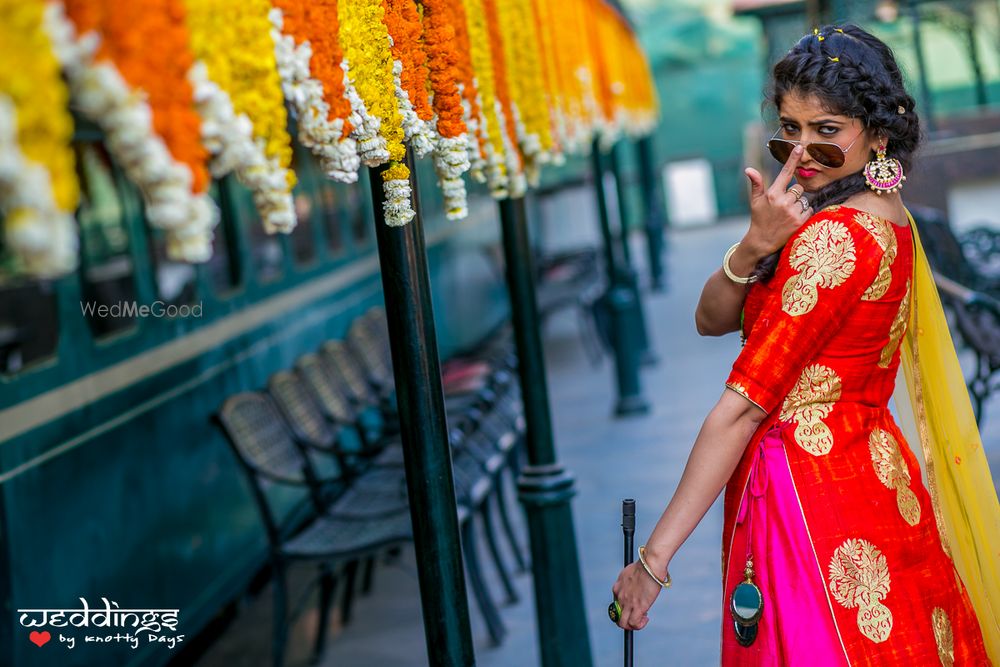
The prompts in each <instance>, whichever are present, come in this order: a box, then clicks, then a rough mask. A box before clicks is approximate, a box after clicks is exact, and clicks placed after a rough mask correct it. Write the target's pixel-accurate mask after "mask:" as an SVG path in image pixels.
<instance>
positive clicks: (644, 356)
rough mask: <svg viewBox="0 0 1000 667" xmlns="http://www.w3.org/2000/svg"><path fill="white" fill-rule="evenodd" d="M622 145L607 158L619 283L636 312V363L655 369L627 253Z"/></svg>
mask: <svg viewBox="0 0 1000 667" xmlns="http://www.w3.org/2000/svg"><path fill="white" fill-rule="evenodd" d="M621 148H622V142H618V143H616V144H615V145H614V146H612V147H611V152H610V154H609V155H608V164H609V167H610V169H609V171H610V172H611V176H612V178H614V181H615V195H616V198H617V199H618V242H619V244H620V245H621V248H622V265H621V267H620V270H621V272H622V276H621V280H622V283H624V284H625V285H626V286H627V287H628V288H629V289H630V290H632V293H633V294H634V295H635V304H636V312H637V317H638V321H639V329H638V338H639V360H640V362H641V363H642V364H643V365H644V366H655V365H656V364H657V362H658V361H659V360H658V359H657V357H656V353H655V352H654V351H653V346H652V345H651V344H650V340H649V326H648V325H647V324H646V309H645V308H644V307H643V305H642V293H641V292H640V291H639V274H638V272H637V271H636V270H635V267H634V266H632V253H631V251H630V249H629V244H628V234H629V228H630V227H631V224H630V221H631V215H630V213H629V210H630V209H629V202H628V187H627V183H626V182H625V176H624V174H623V173H622V168H621V160H620V157H621V154H620V151H621Z"/></svg>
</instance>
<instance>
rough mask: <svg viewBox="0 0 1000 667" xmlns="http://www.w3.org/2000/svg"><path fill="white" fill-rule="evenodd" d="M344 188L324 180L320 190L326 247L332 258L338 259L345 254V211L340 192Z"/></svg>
mask: <svg viewBox="0 0 1000 667" xmlns="http://www.w3.org/2000/svg"><path fill="white" fill-rule="evenodd" d="M343 187H344V186H340V188H339V189H338V186H336V185H334V184H333V182H332V181H330V180H328V179H323V181H322V182H321V184H320V189H319V200H320V204H321V206H320V215H321V217H322V220H323V229H324V230H325V231H326V247H327V250H328V251H329V253H330V256H331V257H338V256H339V255H340V254H341V253H343V252H344V218H345V216H344V210H343V208H342V205H341V199H343V197H342V195H341V192H340V190H341V189H343Z"/></svg>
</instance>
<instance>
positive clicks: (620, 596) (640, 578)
mask: <svg viewBox="0 0 1000 667" xmlns="http://www.w3.org/2000/svg"><path fill="white" fill-rule="evenodd" d="M660 590H661V587H660V585H659V584H657V583H656V582H655V581H653V578H652V577H650V576H649V574H648V573H647V572H646V571H645V570H644V569H643V567H642V565H641V564H640V563H638V562H636V563H632V564H631V565H629V566H627V567H626V568H625V569H624V570H622V571H621V573H619V575H618V581H616V582H615V585H614V586H612V587H611V592H612V593H613V594H614V596H615V599H616V600H618V604H619V605H621V608H622V614H621V618H619V619H618V627H620V628H622V629H623V630H642V629H643V628H644V627H646V624H647V623H649V616H648V615H647V614H648V613H649V608H650V607H652V606H653V603H654V602H656V597H657V596H658V595H659V594H660Z"/></svg>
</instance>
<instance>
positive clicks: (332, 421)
mask: <svg viewBox="0 0 1000 667" xmlns="http://www.w3.org/2000/svg"><path fill="white" fill-rule="evenodd" d="M296 368H297V369H298V370H299V371H300V373H301V378H302V380H304V382H299V381H298V379H297V377H296V376H295V375H292V374H290V373H278V374H275V376H272V378H271V382H270V383H269V389H270V390H271V391H273V392H275V393H276V395H277V396H279V399H278V400H279V405H280V404H282V403H287V404H288V408H287V409H285V414H286V415H288V416H289V417H291V418H293V419H296V420H298V419H302V420H304V422H305V424H307V425H305V426H304V427H303V428H302V429H301V432H302V434H303V436H304V439H305V442H306V443H307V444H312V445H313V446H318V447H324V446H327V447H328V446H329V442H330V437H331V436H330V435H329V432H328V430H327V429H336V428H337V427H338V426H341V425H342V424H341V423H338V421H337V420H338V417H340V418H344V419H356V418H357V414H358V413H357V411H356V410H353V409H347V408H345V406H344V405H343V402H344V401H346V398H345V396H344V393H343V391H342V387H340V386H339V384H338V383H337V382H336V378H334V377H333V376H332V374H331V373H330V370H329V369H328V368H327V367H326V366H325V365H324V364H323V362H322V361H321V359H320V358H319V357H318V356H317V355H315V354H307V355H303V356H302V357H300V358H299V360H298V361H297V362H296ZM304 394H309V396H308V397H307V396H305V395H304ZM314 398H315V399H318V400H312V399H314ZM324 402H329V404H328V405H327V406H326V409H323V407H322V406H323V404H324ZM324 421H325V422H328V425H327V426H326V427H324V426H323V425H322V422H324ZM391 449H394V450H395V451H397V452H398V451H400V447H399V446H395V447H393V448H391ZM381 458H383V457H380V459H381ZM453 463H454V464H455V465H456V466H459V465H463V466H465V467H464V468H462V470H463V475H464V476H461V477H460V476H459V475H458V474H457V472H456V493H457V495H458V502H459V506H458V512H459V519H460V524H461V527H462V541H463V551H464V553H465V562H466V567H467V569H468V573H469V583H470V586H471V587H472V591H473V595H474V597H475V599H476V602H477V605H478V606H479V609H480V612H481V613H482V615H483V617H484V619H485V620H486V625H487V629H488V630H489V633H490V637H491V639H492V640H493V641H494V642H495V643H497V644H499V643H500V642H501V641H502V640H503V637H504V635H505V633H506V630H505V628H504V626H503V623H502V621H501V620H500V615H499V613H498V612H497V610H496V606H495V604H494V602H493V600H492V597H491V596H490V594H489V591H488V589H487V588H486V586H485V584H484V583H483V582H484V580H483V575H482V568H481V565H480V561H479V556H478V551H477V547H476V538H475V532H474V529H473V527H472V517H473V515H474V514H475V513H480V514H482V513H483V510H484V508H487V509H488V507H487V505H486V501H487V500H488V499H489V494H490V493H491V492H492V484H490V483H488V480H487V484H485V485H483V484H482V483H480V481H479V479H478V478H484V477H486V475H485V474H484V473H483V471H482V470H481V469H479V470H478V471H477V470H475V469H473V468H472V467H471V466H469V465H467V460H466V459H465V458H459V457H458V456H455V458H454V460H453ZM473 464H474V465H478V464H476V463H475V461H473ZM477 477H478V478H477ZM403 479H404V477H403V472H402V457H401V456H400V457H399V459H398V462H396V461H395V460H393V461H392V462H390V463H388V464H386V463H384V462H383V463H382V464H381V465H377V466H374V467H373V468H371V469H370V470H368V471H367V472H365V473H364V474H362V475H361V476H360V477H359V478H358V479H357V480H355V482H354V484H353V485H352V486H351V487H350V488H348V489H347V491H346V492H345V494H344V497H343V499H342V500H338V504H337V505H336V507H337V509H338V512H339V513H341V514H343V513H345V512H350V507H354V506H361V507H368V508H369V509H378V510H379V511H385V510H386V509H387V508H386V506H385V505H386V502H387V501H386V500H385V499H384V498H380V497H379V489H380V488H383V489H385V492H386V493H387V494H390V493H391V492H392V491H393V490H394V489H398V488H400V484H399V483H398V482H396V483H394V481H393V480H403ZM403 488H404V489H405V487H403ZM482 494H485V495H482ZM392 497H393V500H392V501H388V502H389V504H390V505H391V504H392V502H399V501H401V500H402V499H401V498H400V497H399V496H398V495H395V496H392ZM345 505H347V506H345ZM484 523H487V519H485V518H484ZM487 528H488V529H492V524H487ZM487 540H488V545H489V546H490V555H491V556H492V557H493V558H494V562H495V564H496V567H497V569H498V570H499V571H500V574H501V580H502V581H503V582H504V586H505V589H507V591H508V594H509V593H510V592H511V591H512V590H513V589H512V587H511V586H510V585H509V583H510V582H509V578H506V577H507V573H506V570H505V568H504V564H503V562H502V560H500V559H499V557H498V552H497V550H496V543H495V537H494V536H493V533H492V532H489V533H488V535H487ZM370 573H371V570H370V567H369V568H368V569H366V572H365V577H364V580H365V588H367V587H368V586H369V585H370V581H371V574H370ZM508 597H510V595H508Z"/></svg>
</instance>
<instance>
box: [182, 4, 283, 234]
mask: <svg viewBox="0 0 1000 667" xmlns="http://www.w3.org/2000/svg"><path fill="white" fill-rule="evenodd" d="M186 5H187V10H188V29H189V30H190V33H191V45H192V48H193V50H194V53H195V56H196V57H197V58H198V61H199V62H198V63H196V65H195V67H192V68H191V70H190V71H189V72H188V76H189V78H190V80H191V81H192V83H193V84H194V86H195V103H196V105H197V107H198V110H199V112H200V113H201V115H202V118H203V119H204V122H203V124H202V138H203V141H204V142H205V145H206V147H207V148H208V149H209V151H210V152H211V153H212V162H211V163H210V165H209V168H210V169H211V170H212V173H213V175H215V176H221V175H222V174H225V173H228V171H230V170H235V173H236V175H237V177H238V178H239V179H240V180H241V181H243V182H244V183H245V184H246V185H247V187H248V188H249V189H250V191H251V193H252V194H253V199H254V204H255V205H256V207H257V210H258V211H259V212H260V216H261V221H262V223H263V226H264V229H265V230H266V231H267V233H269V234H273V233H275V232H278V231H281V232H285V233H287V232H290V231H291V230H292V229H293V228H294V227H295V224H296V216H295V211H294V208H293V205H292V197H291V189H292V187H293V186H294V185H295V173H294V172H292V171H291V170H290V169H288V166H289V164H290V163H291V159H292V146H291V138H290V137H289V136H288V130H287V123H288V119H287V117H286V115H285V105H284V99H283V97H282V90H281V77H280V75H279V74H278V69H277V63H276V61H275V45H274V40H273V38H272V37H271V30H270V28H271V23H270V18H269V11H270V9H271V7H270V4H269V3H268V0H187V2H186ZM241 119H245V120H241ZM248 130H249V132H248Z"/></svg>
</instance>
